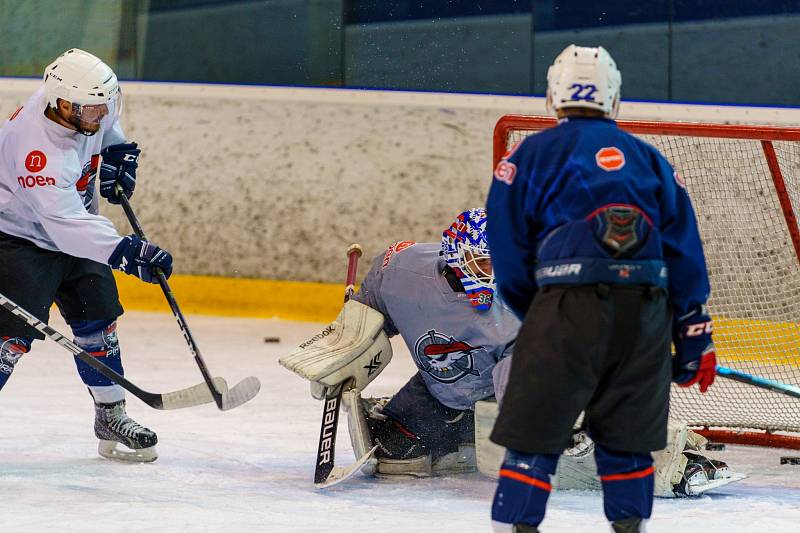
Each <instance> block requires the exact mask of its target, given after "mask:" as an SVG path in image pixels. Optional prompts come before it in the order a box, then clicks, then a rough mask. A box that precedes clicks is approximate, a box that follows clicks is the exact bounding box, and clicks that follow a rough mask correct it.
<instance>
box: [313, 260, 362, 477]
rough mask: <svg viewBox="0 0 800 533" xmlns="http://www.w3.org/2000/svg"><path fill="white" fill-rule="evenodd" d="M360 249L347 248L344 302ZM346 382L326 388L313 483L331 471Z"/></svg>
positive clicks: (351, 290)
mask: <svg viewBox="0 0 800 533" xmlns="http://www.w3.org/2000/svg"><path fill="white" fill-rule="evenodd" d="M361 254H362V250H361V246H359V245H358V244H351V245H350V247H349V248H348V249H347V281H346V282H345V284H346V286H345V289H344V301H345V303H346V302H347V301H348V300H349V299H350V298H351V297H352V296H353V293H354V292H355V288H354V285H355V283H356V272H357V270H358V258H359V257H361ZM346 385H347V383H346V382H345V383H340V384H339V385H338V386H337V387H336V388H334V389H327V390H326V393H325V403H324V405H323V408H322V426H321V427H320V430H319V446H318V447H317V466H316V468H315V470H314V485H315V486H317V487H324V486H327V483H326V482H327V481H328V478H329V477H330V475H331V472H332V471H333V466H334V465H333V463H334V455H335V453H334V452H335V448H336V428H337V427H338V424H339V407H340V406H341V404H342V392H344V388H345V386H346Z"/></svg>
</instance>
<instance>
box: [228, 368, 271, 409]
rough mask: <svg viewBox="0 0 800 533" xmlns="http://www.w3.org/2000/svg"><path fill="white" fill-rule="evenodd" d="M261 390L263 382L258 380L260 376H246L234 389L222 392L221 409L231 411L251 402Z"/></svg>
mask: <svg viewBox="0 0 800 533" xmlns="http://www.w3.org/2000/svg"><path fill="white" fill-rule="evenodd" d="M259 390H261V382H260V381H258V378H256V377H253V376H250V377H247V378H244V379H243V380H242V381H240V382H239V383H237V384H236V385H234V387H233V388H232V389H230V390H229V391H227V392H225V393H223V394H222V405H221V406H220V407H219V409H220V411H229V410H231V409H235V408H237V407H239V406H240V405H242V404H244V403H247V402H249V401H250V400H252V399H253V398H255V396H256V394H258V391H259ZM220 392H221V391H220Z"/></svg>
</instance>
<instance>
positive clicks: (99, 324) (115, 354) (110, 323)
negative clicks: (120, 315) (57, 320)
mask: <svg viewBox="0 0 800 533" xmlns="http://www.w3.org/2000/svg"><path fill="white" fill-rule="evenodd" d="M70 326H71V327H72V333H73V334H74V335H75V344H77V345H78V346H80V347H81V348H83V350H84V351H86V352H88V353H89V354H90V355H92V356H94V357H96V358H97V360H98V361H100V362H101V363H103V364H104V365H106V366H107V367H109V368H111V369H112V370H114V371H115V372H117V373H118V374H120V375H124V372H125V371H124V369H123V368H122V359H121V358H120V349H119V342H118V341H117V321H116V319H114V318H112V319H108V320H81V321H78V322H75V323H74V324H70ZM75 365H76V366H77V367H78V374H80V376H81V379H82V380H83V382H84V383H85V384H86V385H88V386H89V387H108V386H110V385H114V382H112V381H111V380H110V379H108V378H107V377H105V376H104V375H102V374H100V373H99V372H98V371H96V370H95V369H93V368H92V367H90V366H89V365H87V364H86V363H84V362H83V361H81V360H80V359H78V358H77V357H76V358H75Z"/></svg>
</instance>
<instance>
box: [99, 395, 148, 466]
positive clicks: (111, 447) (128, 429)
mask: <svg viewBox="0 0 800 533" xmlns="http://www.w3.org/2000/svg"><path fill="white" fill-rule="evenodd" d="M94 409H95V418H94V434H95V435H96V436H97V438H98V439H100V443H99V444H98V446H97V453H99V454H100V455H101V456H102V457H105V458H106V459H112V460H115V461H127V462H135V463H150V462H152V461H155V460H156V459H158V454H157V453H156V448H155V446H156V443H157V442H158V437H157V436H156V434H155V433H154V432H153V431H151V430H149V429H147V428H146V427H142V426H141V425H139V424H138V423H137V422H136V421H135V420H133V419H132V418H131V417H129V416H128V414H127V413H126V412H125V400H120V401H118V402H114V403H98V404H95V408H94ZM117 444H123V445H124V446H125V447H126V448H128V449H127V450H126V449H118V448H117Z"/></svg>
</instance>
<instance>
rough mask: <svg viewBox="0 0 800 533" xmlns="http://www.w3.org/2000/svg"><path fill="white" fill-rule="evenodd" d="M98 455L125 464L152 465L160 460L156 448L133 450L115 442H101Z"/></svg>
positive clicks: (98, 445)
mask: <svg viewBox="0 0 800 533" xmlns="http://www.w3.org/2000/svg"><path fill="white" fill-rule="evenodd" d="M117 445H119V446H121V448H119V447H117ZM97 453H99V454H100V456H101V457H105V458H106V459H110V460H112V461H119V462H123V463H152V462H153V461H155V460H156V459H158V453H157V452H156V447H155V446H151V447H149V448H141V449H139V450H132V449H130V448H128V447H126V446H124V445H122V444H120V443H119V442H117V441H113V440H100V442H98V443H97Z"/></svg>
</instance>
